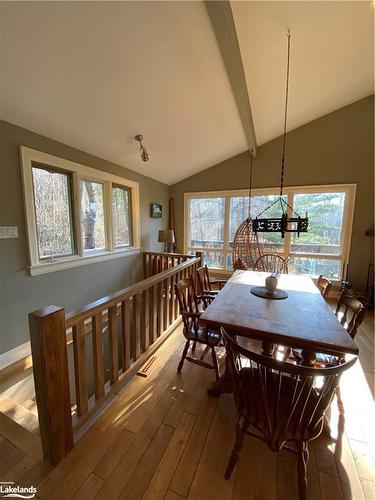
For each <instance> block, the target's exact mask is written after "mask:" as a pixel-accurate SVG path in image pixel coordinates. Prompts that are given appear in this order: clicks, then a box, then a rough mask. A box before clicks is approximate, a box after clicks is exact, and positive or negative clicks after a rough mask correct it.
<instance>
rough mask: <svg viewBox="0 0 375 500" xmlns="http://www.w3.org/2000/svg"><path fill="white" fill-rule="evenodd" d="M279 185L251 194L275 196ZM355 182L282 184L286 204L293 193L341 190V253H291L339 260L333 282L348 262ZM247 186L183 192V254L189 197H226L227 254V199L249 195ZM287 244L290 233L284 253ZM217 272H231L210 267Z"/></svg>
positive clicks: (226, 228)
mask: <svg viewBox="0 0 375 500" xmlns="http://www.w3.org/2000/svg"><path fill="white" fill-rule="evenodd" d="M279 190H280V188H277V187H270V188H256V189H253V190H252V194H253V196H259V195H277V194H279ZM356 190H357V184H320V185H313V186H288V187H284V189H283V193H284V194H285V195H288V197H289V200H288V203H289V204H290V205H291V203H290V201H291V196H292V195H294V194H297V193H298V194H306V193H320V192H333V193H334V192H344V193H345V207H344V213H343V228H342V234H341V240H342V252H341V253H340V254H339V255H330V254H314V253H311V254H310V253H309V254H306V253H299V252H293V255H294V256H295V257H307V258H324V259H332V260H340V261H341V266H340V278H339V280H336V281H334V283H339V282H340V281H341V279H342V275H343V272H344V269H343V264H344V263H345V262H348V260H349V254H350V245H351V239H352V226H353V217H354V206H355V197H356ZM248 194H249V191H248V189H239V190H235V191H200V192H188V193H184V253H188V251H189V248H190V247H189V241H190V234H189V220H190V203H189V202H190V200H191V199H196V198H225V206H226V211H225V222H224V235H225V234H226V238H225V237H224V240H225V241H224V249H223V252H224V253H225V254H227V253H228V252H230V250H228V249H227V246H228V245H226V243H228V241H227V240H228V234H227V233H228V231H229V209H228V207H229V205H228V204H229V200H230V198H231V197H233V196H245V197H246V196H248ZM290 244H291V233H287V234H286V235H285V247H284V249H285V252H284V253H285V254H287V255H288V254H289V252H290ZM196 250H198V251H206V250H213V251H220V249H218V248H196V247H194V251H196ZM210 269H212V270H213V271H214V272H215V273H217V274H226V275H227V274H228V273H230V271H229V269H218V268H210Z"/></svg>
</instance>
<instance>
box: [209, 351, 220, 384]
mask: <svg viewBox="0 0 375 500" xmlns="http://www.w3.org/2000/svg"><path fill="white" fill-rule="evenodd" d="M211 355H212V364H213V365H214V370H215V374H216V380H217V381H219V380H220V372H219V365H218V362H217V357H216V351H215V348H214V347H211Z"/></svg>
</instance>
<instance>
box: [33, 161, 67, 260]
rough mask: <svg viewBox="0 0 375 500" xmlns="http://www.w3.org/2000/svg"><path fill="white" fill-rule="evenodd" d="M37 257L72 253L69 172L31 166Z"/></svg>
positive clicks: (45, 257)
mask: <svg viewBox="0 0 375 500" xmlns="http://www.w3.org/2000/svg"><path fill="white" fill-rule="evenodd" d="M32 175H33V189H34V202H35V219H36V226H37V238H38V252H39V258H40V259H47V258H53V257H62V256H67V255H72V254H73V253H74V239H73V230H72V229H73V223H72V211H71V190H70V174H69V173H65V172H61V171H56V170H52V169H49V168H46V167H42V166H35V165H33V167H32Z"/></svg>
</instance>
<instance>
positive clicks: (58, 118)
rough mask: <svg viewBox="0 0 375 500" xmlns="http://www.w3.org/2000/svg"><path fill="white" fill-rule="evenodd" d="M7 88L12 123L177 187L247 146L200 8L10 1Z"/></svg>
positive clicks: (7, 116) (5, 102) (5, 103)
mask: <svg viewBox="0 0 375 500" xmlns="http://www.w3.org/2000/svg"><path fill="white" fill-rule="evenodd" d="M2 87H3V95H2V118H3V119H4V120H7V121H9V122H12V123H15V124H17V125H21V126H23V127H26V128H28V129H31V130H33V131H36V132H39V133H41V134H44V135H46V136H48V137H52V138H53V139H56V140H58V141H60V142H63V143H65V144H69V145H71V146H74V147H77V148H79V149H81V150H84V151H87V152H89V153H92V154H95V155H97V156H99V157H102V158H105V159H107V160H110V161H113V162H115V163H118V164H120V165H123V166H126V167H128V168H131V169H134V170H136V171H137V172H140V173H143V174H145V175H148V176H150V177H153V178H156V179H158V180H161V181H163V182H166V183H168V184H172V183H174V182H176V181H178V180H180V179H183V178H184V177H188V176H189V175H191V174H193V173H195V172H198V171H199V170H203V169H205V168H207V167H209V166H212V165H214V164H215V163H217V162H219V161H221V160H223V159H225V158H230V157H231V156H233V155H235V154H237V153H239V152H242V151H245V150H246V149H247V143H246V139H245V135H244V132H243V129H242V126H241V122H240V118H239V115H238V112H237V108H236V105H235V101H234V97H233V95H232V92H231V88H230V85H229V81H228V78H227V75H226V71H225V67H224V63H223V62H222V59H221V55H220V52H219V48H218V46H217V42H216V39H215V35H214V33H213V30H212V28H211V24H210V21H209V18H208V14H207V12H206V8H205V5H204V3H202V2H109V3H107V2H82V3H81V2H56V3H55V2H35V3H34V2H26V3H19V2H9V3H4V5H3V85H2ZM138 133H141V134H143V136H144V144H145V146H146V147H147V148H148V150H149V153H150V157H151V160H150V161H149V162H147V163H144V162H142V161H141V159H140V155H139V152H138V146H139V145H138V143H136V142H135V141H134V139H133V137H134V135H135V134H138Z"/></svg>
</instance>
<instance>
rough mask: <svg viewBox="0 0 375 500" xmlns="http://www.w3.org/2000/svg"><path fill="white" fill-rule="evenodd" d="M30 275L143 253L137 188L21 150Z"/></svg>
mask: <svg viewBox="0 0 375 500" xmlns="http://www.w3.org/2000/svg"><path fill="white" fill-rule="evenodd" d="M21 159H22V177H23V188H24V198H25V207H26V220H27V230H28V242H29V258H30V266H29V269H30V273H31V274H32V275H34V274H42V273H45V272H51V271H57V270H59V269H66V268H69V267H75V266H78V265H83V264H86V263H91V262H95V261H97V260H107V259H110V258H115V257H120V256H122V255H124V254H125V253H128V254H129V252H130V253H138V252H139V251H140V248H139V246H140V228H139V186H138V183H136V182H133V181H129V180H127V179H123V178H121V177H117V176H114V175H111V174H108V173H106V172H102V171H100V170H96V169H93V168H89V167H86V166H84V165H79V164H77V163H74V162H71V161H68V160H64V159H62V158H58V157H55V156H52V155H48V154H46V153H41V152H39V151H35V150H32V149H29V148H25V147H21Z"/></svg>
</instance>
